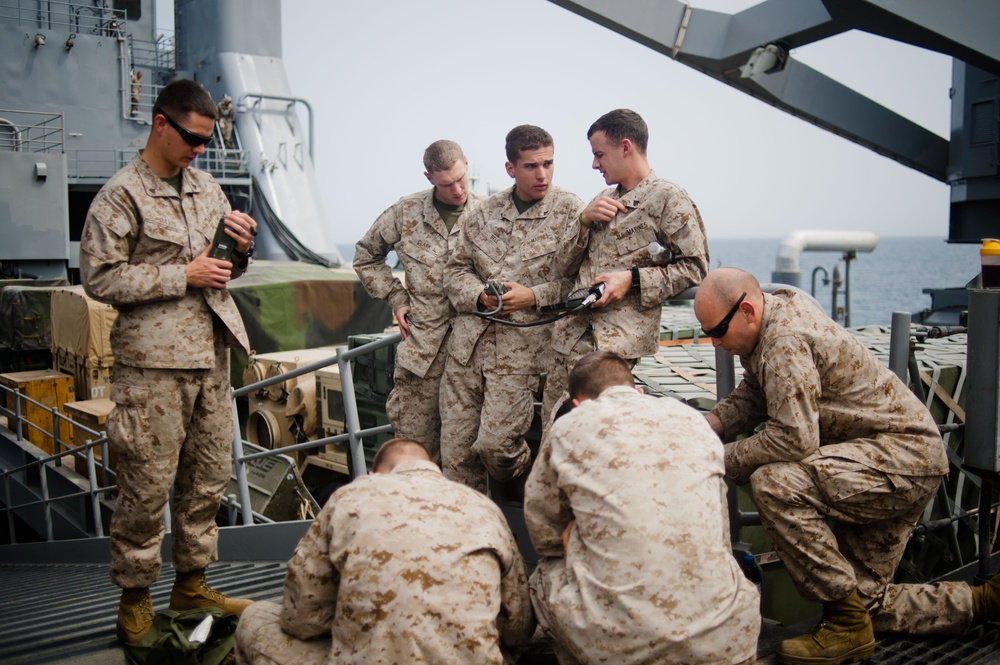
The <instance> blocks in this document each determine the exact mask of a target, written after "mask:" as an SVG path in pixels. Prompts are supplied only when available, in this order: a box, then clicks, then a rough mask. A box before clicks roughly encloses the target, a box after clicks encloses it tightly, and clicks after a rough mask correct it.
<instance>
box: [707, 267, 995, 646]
mask: <svg viewBox="0 0 1000 665" xmlns="http://www.w3.org/2000/svg"><path fill="white" fill-rule="evenodd" d="M694 312H695V316H696V317H698V321H699V322H700V323H701V325H702V329H703V330H704V331H705V334H706V335H708V336H709V337H711V338H712V343H713V344H714V345H715V346H717V347H718V346H721V347H722V348H723V349H725V350H726V351H728V352H729V353H730V354H733V355H738V356H739V357H740V362H741V364H742V365H743V370H744V374H743V380H742V381H741V382H740V384H739V386H737V387H736V389H735V390H734V391H733V392H732V394H730V395H729V396H728V397H726V398H724V399H722V400H721V401H720V402H719V403H718V404H717V405H716V406H715V408H713V409H712V411H711V412H710V413H708V414H707V416H706V417H707V418H708V422H709V424H710V425H711V426H712V429H713V430H714V431H715V433H716V434H718V435H719V436H720V437H722V438H723V441H731V440H732V439H733V438H735V437H736V435H738V434H741V433H745V432H754V434H752V435H751V436H749V437H747V438H744V439H741V440H739V441H733V442H732V443H728V444H727V445H726V446H725V464H726V475H727V476H728V477H729V478H730V479H731V480H733V481H734V482H737V483H747V482H749V483H750V485H751V487H752V490H753V497H754V501H755V502H756V503H757V509H758V511H759V513H760V518H761V523H762V525H763V527H764V530H765V531H766V532H767V535H768V536H769V537H770V539H771V542H772V543H773V544H774V548H775V551H776V552H777V553H778V555H779V556H780V557H781V561H782V563H784V565H785V568H786V569H787V571H788V574H789V576H790V577H791V579H792V581H793V583H794V584H795V587H796V589H797V590H798V592H799V594H800V595H802V596H803V597H804V598H806V599H809V600H814V601H818V602H820V603H822V605H823V621H822V622H821V623H820V624H818V625H817V626H816V627H815V628H813V629H812V630H811V631H810V632H808V633H806V634H804V635H801V636H799V637H796V638H793V639H789V640H785V641H784V642H782V643H781V645H780V647H779V648H778V661H779V662H781V663H796V664H806V663H808V664H810V665H824V664H826V665H838V664H839V663H841V662H843V661H848V660H861V659H865V658H870V657H871V656H872V655H873V653H874V651H875V639H874V634H873V633H874V632H880V631H885V632H893V633H911V634H926V633H938V634H947V633H951V634H958V633H963V632H965V631H966V630H968V629H969V628H970V627H971V626H972V625H973V624H975V623H980V622H984V621H997V620H1000V576H998V577H994V578H993V579H992V580H990V581H989V582H988V583H987V584H985V585H982V586H979V587H972V586H970V585H968V584H966V583H965V582H941V583H938V584H893V583H892V579H893V574H894V573H895V571H896V567H897V566H898V565H899V562H900V559H901V558H902V556H903V551H904V549H905V548H906V545H907V542H908V541H909V538H910V532H911V531H912V529H913V527H914V525H916V523H917V520H918V519H919V517H920V515H921V514H922V513H923V511H924V508H925V506H926V505H927V503H928V501H929V500H930V499H931V497H933V496H934V493H935V492H936V491H937V488H938V485H939V484H940V483H941V477H942V476H943V475H944V474H946V473H947V472H948V458H947V456H946V453H945V448H944V443H943V442H942V440H941V435H940V434H939V433H938V428H937V425H936V424H935V422H934V419H933V418H932V417H931V415H930V413H929V412H928V411H927V409H926V407H925V406H924V405H923V403H921V402H920V400H918V399H917V398H916V397H915V396H914V395H913V393H912V392H910V390H909V388H908V387H907V386H906V384H904V383H903V382H902V381H900V380H899V378H897V377H896V375H895V374H894V373H893V372H892V371H890V370H889V368H888V367H886V366H884V365H883V364H882V363H880V362H879V361H878V359H877V358H876V357H875V355H874V354H873V353H872V352H871V351H869V350H868V348H867V347H865V346H864V344H862V343H861V342H860V341H859V340H858V338H857V337H855V336H854V335H853V334H852V333H850V332H849V331H847V330H846V329H844V328H842V327H841V326H840V325H838V324H837V323H836V322H834V321H833V320H832V319H831V318H830V317H828V316H827V315H826V314H825V313H823V312H822V311H821V310H820V309H819V308H818V307H817V306H816V305H814V304H813V302H812V301H811V300H810V299H809V297H808V296H806V295H804V294H802V293H801V292H798V291H795V290H792V289H776V290H775V291H774V292H773V293H769V294H763V293H761V288H760V285H759V284H758V283H757V280H756V279H754V277H753V275H751V274H749V273H747V272H744V271H742V270H737V269H735V268H720V269H719V270H715V271H713V272H710V273H709V274H708V277H706V278H705V280H704V281H703V282H702V284H701V287H700V288H699V289H698V293H697V295H696V297H695V302H694ZM762 422H763V423H764V426H763V428H761V429H758V430H756V431H755V430H754V428H755V427H756V426H757V425H758V424H760V423H762Z"/></svg>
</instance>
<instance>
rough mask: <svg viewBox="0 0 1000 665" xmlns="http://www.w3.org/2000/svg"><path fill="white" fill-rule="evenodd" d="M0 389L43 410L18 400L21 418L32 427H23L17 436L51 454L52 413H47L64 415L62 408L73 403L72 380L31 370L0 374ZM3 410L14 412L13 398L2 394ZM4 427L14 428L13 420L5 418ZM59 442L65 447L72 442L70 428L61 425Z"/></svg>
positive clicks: (45, 370)
mask: <svg viewBox="0 0 1000 665" xmlns="http://www.w3.org/2000/svg"><path fill="white" fill-rule="evenodd" d="M0 385H3V386H5V387H6V388H8V389H10V390H18V391H20V393H21V395H23V396H24V397H27V398H29V399H32V400H35V402H38V403H39V404H42V405H44V406H38V405H37V404H35V403H33V402H29V401H28V400H27V399H24V397H22V398H21V400H20V401H21V417H22V418H23V419H24V420H27V421H29V422H31V423H33V424H34V425H35V426H36V427H32V426H30V425H27V424H25V425H24V426H23V428H22V431H21V436H22V437H24V438H25V439H27V440H28V441H30V442H31V443H32V444H34V445H35V446H37V447H38V448H40V449H42V450H43V451H45V452H46V453H48V454H50V455H51V454H52V453H53V452H54V446H53V442H52V434H51V433H52V413H51V411H49V409H51V408H53V407H55V408H57V409H59V411H60V412H61V413H62V414H63V415H66V412H65V410H64V405H65V404H66V402H72V401H74V400H75V399H76V392H75V383H74V379H73V377H72V376H70V375H69V374H64V373H62V372H57V371H54V370H51V369H42V370H32V371H30V372H10V373H8V374H0ZM4 402H5V406H6V408H8V409H10V410H11V411H13V410H14V402H15V399H14V395H13V394H12V393H9V392H7V391H4ZM8 423H9V424H8V427H9V428H10V429H12V430H14V429H15V428H16V423H15V422H14V419H13V417H10V418H8ZM59 440H60V441H61V442H63V443H64V444H66V445H69V444H70V443H71V442H72V427H71V425H70V424H69V423H68V422H65V421H62V422H61V426H60V428H59Z"/></svg>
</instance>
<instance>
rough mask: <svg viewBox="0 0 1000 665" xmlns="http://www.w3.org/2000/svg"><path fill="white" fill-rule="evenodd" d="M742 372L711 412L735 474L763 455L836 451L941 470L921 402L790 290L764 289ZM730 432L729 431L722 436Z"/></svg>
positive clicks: (933, 429)
mask: <svg viewBox="0 0 1000 665" xmlns="http://www.w3.org/2000/svg"><path fill="white" fill-rule="evenodd" d="M740 362H741V363H742V365H743V369H744V374H743V380H742V381H741V382H740V385H738V386H737V387H736V390H734V391H733V393H732V394H731V395H730V396H729V397H727V398H725V399H723V400H722V401H720V402H719V403H718V404H717V405H716V406H715V408H713V409H712V413H714V414H715V415H716V416H718V417H719V420H721V421H722V424H723V426H724V427H725V433H726V436H727V437H729V438H732V437H735V436H736V435H737V434H740V433H743V432H749V431H751V430H752V429H753V428H754V427H755V426H756V425H758V424H759V423H761V422H764V423H765V425H764V428H763V429H762V430H760V431H759V432H757V433H756V434H753V435H752V436H750V437H748V438H746V439H742V440H740V441H736V442H734V443H731V444H729V445H727V446H726V472H727V474H728V475H729V476H730V477H731V478H733V479H734V480H737V481H738V482H747V481H748V480H749V477H750V474H751V473H753V471H754V470H755V469H756V468H757V467H759V466H761V465H762V464H768V463H770V462H795V461H799V460H802V459H805V458H807V457H809V456H811V455H824V456H832V457H842V458H846V459H850V460H853V461H855V462H858V463H859V464H864V465H865V466H868V467H871V468H874V469H878V470H879V471H883V472H886V473H895V474H900V475H904V476H907V475H908V476H936V475H940V474H944V473H947V471H948V458H947V456H946V454H945V450H944V444H943V442H942V441H941V435H940V434H939V433H938V429H937V425H936V424H935V423H934V419H933V418H932V417H931V414H930V412H928V411H927V408H926V407H925V406H924V405H923V404H921V403H920V400H918V399H917V398H916V397H915V396H914V395H913V393H912V392H910V390H909V389H908V388H907V387H906V385H904V384H903V382H902V381H900V380H899V378H898V377H897V376H896V375H895V374H894V373H893V372H891V371H890V370H889V368H888V367H886V366H884V365H883V364H882V363H880V362H879V361H878V359H877V358H876V357H875V355H874V354H873V353H872V352H871V351H869V350H868V349H867V348H866V347H865V346H864V344H862V343H861V342H860V341H859V340H858V338H857V337H855V336H854V335H852V334H851V333H850V332H849V331H847V330H845V329H844V328H842V327H841V326H839V325H838V324H837V323H836V322H834V321H833V319H831V318H830V317H828V316H827V315H826V314H825V313H823V312H822V311H820V309H819V308H818V307H816V306H815V305H814V304H813V303H812V302H811V301H810V300H809V298H808V297H806V296H805V295H803V294H801V293H797V292H795V291H792V290H790V289H778V290H776V291H774V293H772V294H765V295H764V313H763V315H762V317H761V329H760V339H759V341H758V342H757V346H756V348H755V349H754V350H753V353H751V354H750V355H749V356H747V357H745V358H741V359H740ZM727 440H728V438H727Z"/></svg>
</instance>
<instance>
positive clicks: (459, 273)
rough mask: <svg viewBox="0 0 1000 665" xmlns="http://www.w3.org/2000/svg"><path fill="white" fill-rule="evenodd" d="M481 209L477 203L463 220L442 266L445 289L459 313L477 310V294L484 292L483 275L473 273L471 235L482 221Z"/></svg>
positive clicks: (474, 267) (474, 268)
mask: <svg viewBox="0 0 1000 665" xmlns="http://www.w3.org/2000/svg"><path fill="white" fill-rule="evenodd" d="M482 209H483V206H479V207H477V208H476V209H475V211H473V213H472V215H471V216H470V217H469V218H468V219H466V220H465V221H464V222H463V224H462V228H461V230H460V231H459V232H458V242H457V243H456V245H455V250H454V251H453V252H452V254H451V256H450V257H449V258H448V264H447V265H446V266H445V268H444V291H445V293H446V294H447V295H448V299H449V300H451V304H452V306H453V307H454V308H455V311H457V312H460V313H466V312H475V311H477V309H478V308H479V294H480V293H482V292H483V279H482V278H481V277H480V276H479V275H478V274H477V273H476V265H475V261H474V260H473V246H472V238H473V237H475V234H476V233H477V232H478V231H479V229H480V225H481V224H482V214H481V211H482Z"/></svg>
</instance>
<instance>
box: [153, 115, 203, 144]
mask: <svg viewBox="0 0 1000 665" xmlns="http://www.w3.org/2000/svg"><path fill="white" fill-rule="evenodd" d="M155 112H156V113H158V114H159V115H162V116H163V119H164V120H166V121H167V124H168V125H170V126H171V127H173V128H174V129H176V130H177V133H178V134H180V135H181V138H182V139H184V142H185V143H187V144H188V145H189V146H191V147H192V148H196V147H198V146H200V145H208V144H209V143H211V142H212V140H213V139H214V138H215V137H213V136H211V135H209V136H202V135H201V134H195V133H194V132H190V131H188V130H186V129H184V128H183V127H181V126H180V125H178V124H177V123H176V122H174V120H173V118H171V117H170V116H169V115H167V114H166V113H164V112H163V111H161V110H160V109H156V111H155Z"/></svg>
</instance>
